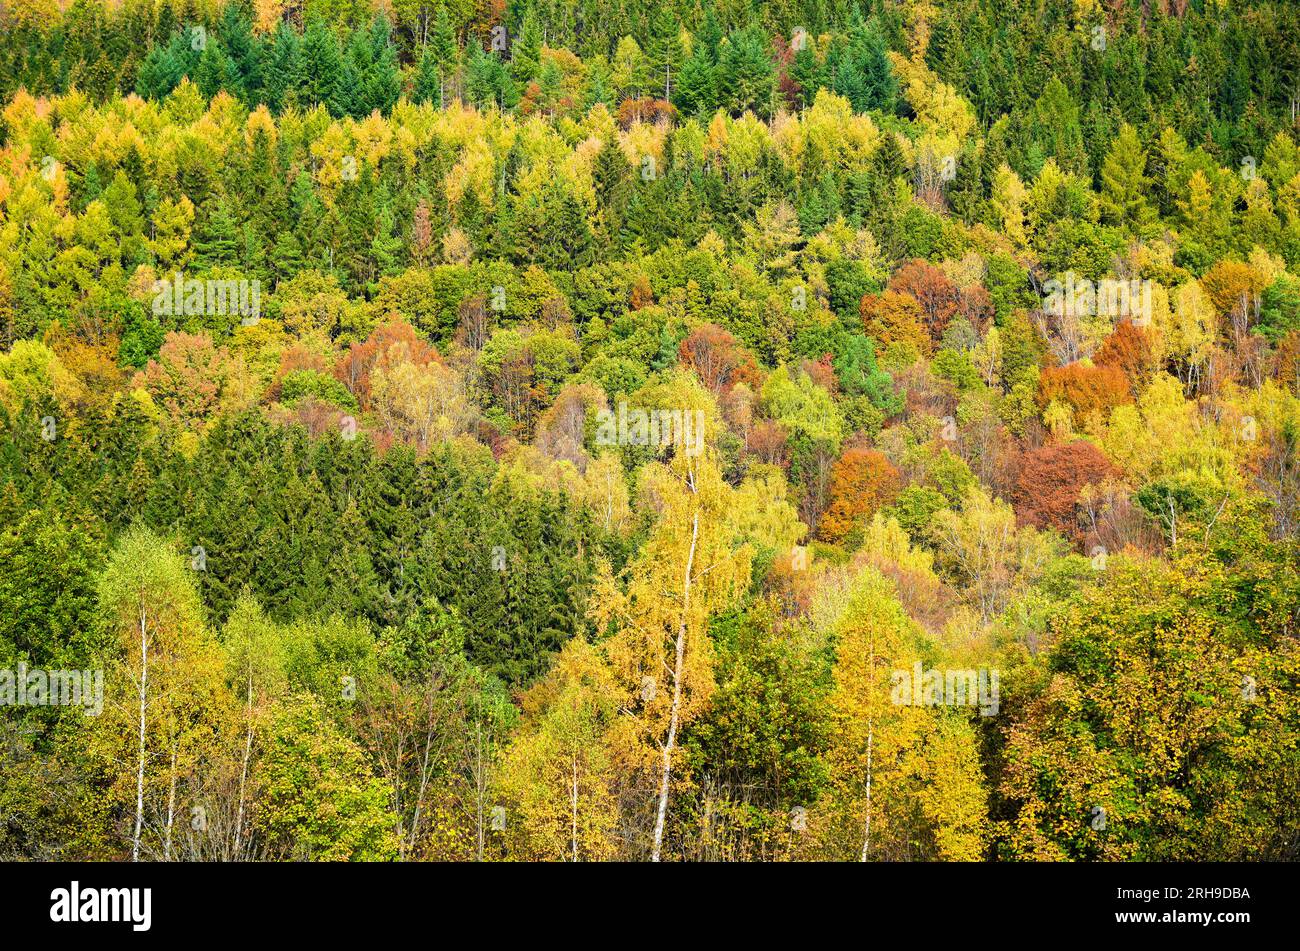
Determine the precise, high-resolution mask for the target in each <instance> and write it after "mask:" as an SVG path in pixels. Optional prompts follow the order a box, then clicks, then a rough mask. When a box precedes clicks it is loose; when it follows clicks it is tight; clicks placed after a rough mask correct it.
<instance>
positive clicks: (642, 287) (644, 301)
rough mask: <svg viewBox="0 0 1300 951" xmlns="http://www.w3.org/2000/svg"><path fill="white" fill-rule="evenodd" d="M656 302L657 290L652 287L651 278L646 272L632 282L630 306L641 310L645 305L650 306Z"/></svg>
mask: <svg viewBox="0 0 1300 951" xmlns="http://www.w3.org/2000/svg"><path fill="white" fill-rule="evenodd" d="M654 302H655V292H654V291H653V290H652V289H651V287H650V279H649V278H648V277H646V276H645V275H644V274H640V275H638V276H637V279H636V281H635V282H634V283H633V284H632V293H631V295H630V296H629V298H628V307H629V308H631V309H632V310H641V309H642V308H643V307H649V306H650V305H651V304H653V303H654Z"/></svg>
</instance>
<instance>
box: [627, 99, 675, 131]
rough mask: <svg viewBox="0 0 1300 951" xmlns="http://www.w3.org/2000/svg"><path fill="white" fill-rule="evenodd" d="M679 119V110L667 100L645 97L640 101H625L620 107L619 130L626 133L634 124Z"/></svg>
mask: <svg viewBox="0 0 1300 951" xmlns="http://www.w3.org/2000/svg"><path fill="white" fill-rule="evenodd" d="M675 118H677V108H676V107H675V106H674V105H673V104H672V103H671V102H669V101H668V100H667V99H656V98H654V97H653V96H643V97H642V98H640V99H624V100H623V101H622V102H621V103H619V107H618V124H619V128H621V129H623V130H624V131H626V130H627V129H629V128H631V126H632V124H633V123H634V122H658V121H659V120H660V119H669V120H671V119H675Z"/></svg>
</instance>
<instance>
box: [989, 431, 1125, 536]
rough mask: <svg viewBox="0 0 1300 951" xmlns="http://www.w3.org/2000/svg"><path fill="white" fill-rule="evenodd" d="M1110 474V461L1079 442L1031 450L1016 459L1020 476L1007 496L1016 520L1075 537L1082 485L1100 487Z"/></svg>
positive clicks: (1095, 449) (1090, 445)
mask: <svg viewBox="0 0 1300 951" xmlns="http://www.w3.org/2000/svg"><path fill="white" fill-rule="evenodd" d="M1114 474H1115V470H1114V467H1112V466H1111V464H1110V461H1109V460H1108V459H1107V458H1106V457H1105V456H1104V455H1103V454H1102V453H1101V451H1100V450H1099V449H1097V447H1096V446H1094V445H1093V444H1092V443H1090V442H1088V441H1086V440H1083V439H1080V440H1078V441H1077V442H1072V443H1069V444H1068V445H1064V446H1062V445H1050V446H1043V447H1041V448H1039V449H1032V450H1030V451H1029V452H1026V453H1024V454H1023V455H1022V456H1021V457H1020V476H1019V478H1018V479H1017V480H1016V487H1015V490H1014V491H1013V492H1012V495H1011V504H1012V505H1013V506H1014V507H1015V510H1016V520H1017V521H1018V522H1019V523H1020V524H1021V525H1032V526H1034V527H1035V528H1039V529H1043V528H1049V527H1050V528H1055V529H1057V530H1058V531H1060V532H1061V533H1063V534H1065V535H1075V534H1076V527H1077V520H1076V518H1075V506H1076V505H1077V504H1078V502H1079V493H1080V492H1081V491H1082V490H1083V487H1084V486H1085V485H1100V484H1101V483H1102V482H1105V481H1106V479H1107V478H1109V477H1111V476H1113V475H1114Z"/></svg>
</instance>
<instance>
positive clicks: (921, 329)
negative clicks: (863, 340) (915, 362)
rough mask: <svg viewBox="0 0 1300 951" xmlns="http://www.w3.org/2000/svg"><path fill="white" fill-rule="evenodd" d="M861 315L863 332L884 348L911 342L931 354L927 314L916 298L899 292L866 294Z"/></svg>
mask: <svg viewBox="0 0 1300 951" xmlns="http://www.w3.org/2000/svg"><path fill="white" fill-rule="evenodd" d="M858 312H859V313H860V314H861V316H862V326H863V329H865V330H866V332H867V333H868V334H869V335H870V336H872V337H874V338H875V339H876V340H877V341H879V342H880V343H881V344H882V345H887V344H891V343H910V344H912V345H913V346H915V347H916V348H917V349H918V350H919V351H921V353H923V354H927V353H929V352H930V337H929V334H927V333H926V330H925V326H924V325H923V323H922V321H923V319H924V315H923V314H922V313H921V305H920V304H918V303H917V302H916V299H915V298H912V297H909V296H907V295H906V294H899V293H897V292H895V291H885V292H884V293H883V294H866V295H864V296H863V298H862V303H861V304H859V305H858Z"/></svg>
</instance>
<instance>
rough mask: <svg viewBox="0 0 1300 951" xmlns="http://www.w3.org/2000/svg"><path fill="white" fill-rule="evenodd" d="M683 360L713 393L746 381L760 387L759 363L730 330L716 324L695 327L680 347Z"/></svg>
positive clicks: (752, 385)
mask: <svg viewBox="0 0 1300 951" xmlns="http://www.w3.org/2000/svg"><path fill="white" fill-rule="evenodd" d="M679 353H680V355H681V359H682V363H684V364H685V365H686V366H688V367H691V368H692V369H694V370H695V373H696V375H697V376H699V378H700V382H701V383H703V384H704V385H705V386H707V387H708V388H709V389H710V390H712V391H713V392H714V393H721V392H723V391H724V390H729V389H731V388H732V387H733V386H735V385H736V384H737V383H741V382H745V383H748V384H749V385H750V386H751V387H753V388H757V387H758V384H759V374H758V364H757V363H755V362H754V358H753V357H752V356H750V354H749V352H748V351H746V350H745V348H744V347H742V346H741V345H740V342H739V341H738V340H736V338H735V337H733V336H732V335H731V334H730V333H728V332H727V331H725V330H723V329H722V328H721V327H719V326H717V325H716V324H705V325H704V326H702V327H699V328H697V329H695V330H693V331H692V332H691V333H690V334H689V335H688V336H687V337H686V339H685V340H683V341H682V343H681V346H680V348H679Z"/></svg>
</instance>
